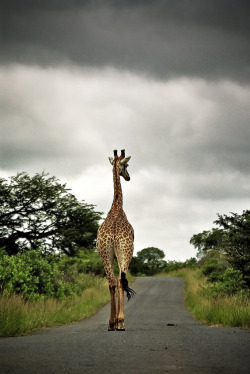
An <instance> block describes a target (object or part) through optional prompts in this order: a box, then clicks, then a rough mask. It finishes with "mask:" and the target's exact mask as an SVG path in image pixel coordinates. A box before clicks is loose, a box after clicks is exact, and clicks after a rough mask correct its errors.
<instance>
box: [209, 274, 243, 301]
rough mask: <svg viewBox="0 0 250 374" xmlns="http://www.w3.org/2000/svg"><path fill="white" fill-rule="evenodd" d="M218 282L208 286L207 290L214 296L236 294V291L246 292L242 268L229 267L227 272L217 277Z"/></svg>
mask: <svg viewBox="0 0 250 374" xmlns="http://www.w3.org/2000/svg"><path fill="white" fill-rule="evenodd" d="M217 279H218V280H217V282H215V283H213V284H211V285H209V286H208V287H207V292H208V294H209V295H212V296H215V297H217V296H221V295H228V296H230V295H234V294H236V293H242V292H243V293H244V291H245V289H246V282H245V280H244V279H243V274H242V272H241V271H240V270H235V269H233V268H227V269H226V270H225V272H224V273H223V274H222V275H221V276H220V277H218V278H217Z"/></svg>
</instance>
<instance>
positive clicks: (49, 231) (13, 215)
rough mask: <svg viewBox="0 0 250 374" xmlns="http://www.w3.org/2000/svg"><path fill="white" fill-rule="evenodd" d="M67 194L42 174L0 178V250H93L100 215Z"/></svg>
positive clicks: (56, 181)
mask: <svg viewBox="0 0 250 374" xmlns="http://www.w3.org/2000/svg"><path fill="white" fill-rule="evenodd" d="M68 191H69V190H68V189H67V188H66V185H65V184H61V183H59V181H58V180H57V179H56V178H55V177H49V176H48V174H45V173H42V174H36V175H35V176H33V177H30V176H29V175H28V174H26V173H19V174H17V175H16V176H13V177H11V178H10V180H9V181H7V180H5V179H3V178H0V225H1V232H0V247H4V248H5V249H6V251H7V253H8V254H10V255H12V254H16V253H18V252H23V251H25V250H27V249H30V248H33V249H37V248H43V251H44V252H46V253H50V252H53V251H58V250H59V251H62V252H64V253H66V254H67V255H70V256H72V255H75V254H76V251H77V248H79V247H86V248H92V247H93V246H94V244H95V240H96V233H97V229H98V221H99V220H100V218H101V213H99V212H95V211H94V206H93V205H88V204H85V203H84V202H78V201H77V199H76V197H75V196H74V195H72V194H71V193H69V192H68Z"/></svg>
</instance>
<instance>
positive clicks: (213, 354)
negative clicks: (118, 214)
mask: <svg viewBox="0 0 250 374" xmlns="http://www.w3.org/2000/svg"><path fill="white" fill-rule="evenodd" d="M133 288H134V290H135V291H136V296H135V298H134V299H132V300H130V301H129V302H128V301H126V307H125V318H126V320H125V324H126V331H111V332H108V331H107V326H108V318H109V305H106V306H105V307H104V308H102V309H101V310H99V312H98V313H97V314H96V315H95V316H93V317H91V318H88V319H86V320H84V321H82V322H79V323H76V324H71V325H66V326H62V327H55V328H48V329H43V330H41V331H38V332H36V333H33V334H31V335H29V336H24V337H15V338H14V337H13V338H0V373H1V374H10V373H11V374H24V373H25V374H64V373H65V374H81V373H97V374H98V373H101V374H105V373H108V374H116V373H117V374H125V373H126V374H132V373H135V374H140V373H142V374H148V373H150V374H157V373H188V374H189V373H192V374H194V373H199V374H203V373H205V374H207V373H209V374H217V373H218V374H233V373H237V374H244V373H247V374H249V373H250V333H249V330H244V329H237V328H222V327H220V328H218V327H208V326H204V325H202V324H200V323H198V322H197V321H195V320H194V319H193V317H192V316H191V315H190V314H189V313H188V312H187V310H186V308H185V305H184V295H183V288H184V280H183V279H182V278H165V277H159V278H150V277H146V278H138V279H137V280H136V281H135V283H134V284H133Z"/></svg>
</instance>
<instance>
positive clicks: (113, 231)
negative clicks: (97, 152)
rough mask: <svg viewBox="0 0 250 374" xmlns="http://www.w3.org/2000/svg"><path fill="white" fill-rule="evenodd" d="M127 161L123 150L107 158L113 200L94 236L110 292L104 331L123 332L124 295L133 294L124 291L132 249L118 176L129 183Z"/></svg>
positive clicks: (131, 229)
mask: <svg viewBox="0 0 250 374" xmlns="http://www.w3.org/2000/svg"><path fill="white" fill-rule="evenodd" d="M130 158H131V157H130V156H129V157H125V150H124V149H123V150H122V151H121V156H119V157H118V155H117V150H115V151H114V158H112V157H109V161H110V163H111V164H112V165H113V181H114V198H113V203H112V206H111V209H110V211H109V213H108V215H107V218H106V219H105V221H104V222H103V223H102V224H101V226H100V227H99V229H98V233H97V250H98V252H99V253H100V256H101V258H102V261H103V265H104V269H105V272H106V276H107V279H108V282H109V291H110V304H111V310H110V319H109V326H108V331H114V330H118V331H124V330H125V325H124V291H125V292H126V294H127V297H128V300H129V299H130V298H131V297H132V296H133V295H134V294H135V292H134V291H133V290H132V289H131V288H129V287H128V281H127V278H126V273H127V271H128V266H129V263H130V261H131V258H132V255H133V249H134V244H133V242H134V230H133V227H132V226H131V225H130V223H129V222H128V219H127V216H126V214H125V213H124V210H123V199H122V188H121V181H120V176H122V177H123V178H124V179H125V180H126V181H129V180H130V176H129V173H128V171H127V167H128V161H129V160H130ZM115 257H116V259H117V262H118V266H119V276H118V280H116V277H115V275H114V270H113V264H114V258H115ZM116 288H117V290H118V305H117V306H116Z"/></svg>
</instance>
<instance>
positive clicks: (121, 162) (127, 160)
mask: <svg viewBox="0 0 250 374" xmlns="http://www.w3.org/2000/svg"><path fill="white" fill-rule="evenodd" d="M130 159H131V156H128V157H124V158H123V159H122V160H121V161H120V164H122V165H127V163H128V162H129V160H130Z"/></svg>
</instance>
